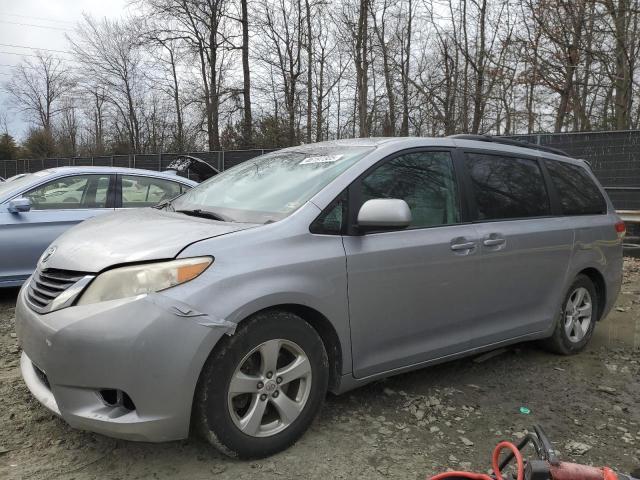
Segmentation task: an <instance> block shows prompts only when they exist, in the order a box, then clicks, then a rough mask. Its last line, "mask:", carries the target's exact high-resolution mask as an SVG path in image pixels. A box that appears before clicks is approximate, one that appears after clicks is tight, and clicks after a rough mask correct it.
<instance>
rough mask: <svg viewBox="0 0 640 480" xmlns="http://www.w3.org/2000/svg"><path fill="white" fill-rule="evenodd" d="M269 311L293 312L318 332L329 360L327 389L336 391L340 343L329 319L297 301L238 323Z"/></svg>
mask: <svg viewBox="0 0 640 480" xmlns="http://www.w3.org/2000/svg"><path fill="white" fill-rule="evenodd" d="M269 311H285V312H290V313H293V314H294V315H297V316H298V317H300V318H302V319H303V320H304V321H306V322H307V323H308V324H309V325H311V327H312V328H313V329H314V330H315V331H316V332H317V333H318V335H319V336H320V339H321V340H322V343H323V344H324V348H325V350H326V352H327V357H328V360H329V391H330V392H333V393H336V392H337V391H338V389H339V387H340V378H341V377H342V362H343V356H342V345H341V343H340V337H339V336H338V332H337V331H336V329H335V328H334V326H333V324H332V323H331V322H330V321H329V319H328V318H327V317H326V316H325V315H323V314H322V313H321V312H319V311H318V310H316V309H315V308H312V307H309V306H307V305H301V304H297V303H282V304H278V305H272V306H270V307H267V308H263V309H262V310H258V311H257V312H254V313H252V314H251V315H249V316H247V317H245V318H244V319H242V320H241V321H240V322H239V323H238V325H240V324H241V323H242V322H244V321H245V320H247V319H248V318H250V317H252V316H253V315H255V314H257V313H265V312H269Z"/></svg>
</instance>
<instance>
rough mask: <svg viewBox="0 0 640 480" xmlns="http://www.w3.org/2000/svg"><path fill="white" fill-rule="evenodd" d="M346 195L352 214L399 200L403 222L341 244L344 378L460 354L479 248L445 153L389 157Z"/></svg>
mask: <svg viewBox="0 0 640 480" xmlns="http://www.w3.org/2000/svg"><path fill="white" fill-rule="evenodd" d="M350 188H351V189H352V192H350V202H351V201H353V202H354V203H356V206H357V207H358V208H359V206H360V205H361V204H362V203H364V201H366V200H369V199H372V198H400V199H403V200H405V201H406V202H407V203H408V205H409V207H410V209H411V213H412V223H411V225H410V227H409V228H407V229H404V230H398V231H385V232H372V233H367V234H365V235H349V236H345V237H343V242H344V246H345V251H346V255H347V274H348V293H349V311H350V322H351V338H352V354H353V369H354V375H355V376H356V377H357V378H363V377H366V376H369V375H372V374H375V373H379V372H383V371H390V370H394V369H399V368H403V367H406V366H409V365H414V364H419V363H421V362H425V361H428V360H432V359H435V358H439V357H443V356H447V355H450V354H452V353H455V352H458V351H460V350H464V349H465V348H466V345H467V344H468V343H469V340H470V339H469V335H468V334H467V330H468V327H469V322H471V321H472V319H473V317H474V311H473V307H474V305H475V304H477V302H478V300H479V299H478V298H477V296H476V290H477V289H476V288H475V287H476V283H477V280H476V278H477V267H478V260H479V248H478V235H477V233H476V229H475V227H474V226H472V225H470V224H464V223H462V220H463V217H462V209H461V207H460V205H461V201H460V195H459V189H458V183H457V180H456V175H455V173H454V166H453V161H452V156H451V152H449V151H433V150H424V151H410V152H409V153H400V154H397V155H395V156H393V157H391V158H388V159H385V160H383V161H381V162H380V163H379V164H378V165H376V167H374V169H373V170H371V171H369V172H368V173H366V174H365V175H364V176H363V177H361V179H360V180H358V181H356V182H355V183H354V184H353V185H352V186H351V187H350ZM358 208H355V209H353V211H357V210H358Z"/></svg>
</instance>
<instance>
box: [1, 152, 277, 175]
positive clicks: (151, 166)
mask: <svg viewBox="0 0 640 480" xmlns="http://www.w3.org/2000/svg"><path fill="white" fill-rule="evenodd" d="M272 151H273V150H270V149H253V150H226V151H215V152H185V153H151V154H149V153H137V154H131V155H101V156H93V157H73V158H38V159H33V158H27V159H20V160H0V176H2V177H4V178H8V177H12V176H14V175H17V174H19V173H33V172H37V171H39V170H44V169H45V168H55V167H68V166H82V167H86V166H92V165H93V166H97V167H128V168H143V169H146V170H156V171H162V170H166V168H167V166H168V165H169V164H170V163H171V162H172V161H173V160H174V159H175V158H176V157H178V156H180V155H191V156H194V157H197V158H200V159H202V160H204V161H205V162H207V163H208V164H210V165H211V166H213V167H215V168H216V169H218V170H219V171H222V170H226V169H227V168H230V167H233V166H234V165H237V164H239V163H242V162H244V161H245V160H249V159H251V158H253V157H257V156H258V155H262V154H264V153H267V152H272Z"/></svg>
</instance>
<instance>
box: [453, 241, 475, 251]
mask: <svg viewBox="0 0 640 480" xmlns="http://www.w3.org/2000/svg"><path fill="white" fill-rule="evenodd" d="M475 246H476V243H475V242H464V243H453V244H451V250H453V251H455V252H457V251H460V250H471V249H472V248H474V247H475Z"/></svg>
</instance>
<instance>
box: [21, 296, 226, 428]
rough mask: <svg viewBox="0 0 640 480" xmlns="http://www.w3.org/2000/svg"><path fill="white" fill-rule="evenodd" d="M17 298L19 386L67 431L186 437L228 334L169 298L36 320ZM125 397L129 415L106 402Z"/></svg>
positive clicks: (146, 298)
mask: <svg viewBox="0 0 640 480" xmlns="http://www.w3.org/2000/svg"><path fill="white" fill-rule="evenodd" d="M25 292H26V285H25V287H23V289H22V290H21V291H20V294H19V295H18V301H17V305H16V331H17V333H18V338H19V340H20V343H21V345H22V349H23V354H22V358H21V370H22V376H23V378H24V381H25V383H26V385H27V387H28V388H29V390H30V391H31V392H32V394H33V395H34V396H35V397H36V399H38V400H39V401H40V402H41V403H42V404H43V405H44V406H45V407H46V408H48V409H49V410H50V411H52V412H53V413H55V414H56V415H59V416H60V417H62V418H63V419H64V420H65V421H66V422H67V423H69V424H70V425H71V426H72V427H75V428H80V429H83V430H90V431H94V432H98V433H102V434H105V435H108V436H112V437H117V438H123V439H129V440H142V441H167V440H175V439H180V438H185V437H187V436H188V434H189V424H190V416H191V406H192V402H193V394H194V391H195V386H196V383H197V380H198V376H199V374H200V371H201V369H202V365H203V364H204V362H205V360H206V358H207V357H208V355H209V353H210V352H211V349H212V348H213V347H214V346H215V344H216V343H217V342H218V340H219V339H220V338H221V337H222V336H223V335H224V334H225V333H231V331H232V329H231V328H230V327H229V325H228V324H226V322H224V321H221V320H216V319H212V318H209V317H208V316H207V315H205V314H203V313H199V312H196V311H195V310H193V309H192V308H190V307H189V306H188V305H185V304H183V303H181V302H180V301H178V300H176V299H173V298H171V297H169V296H167V295H162V294H152V295H148V296H141V297H136V298H129V299H121V300H113V301H109V302H102V303H97V304H93V305H83V306H75V307H68V308H64V309H61V310H58V311H55V312H51V313H48V314H38V313H36V312H34V311H33V310H32V309H30V308H29V307H28V304H27V300H26V298H25ZM103 389H117V390H120V391H123V392H126V394H127V395H129V397H130V398H131V400H132V401H133V403H134V405H135V408H134V409H125V408H122V406H121V405H120V406H114V405H109V404H108V403H106V402H105V401H104V399H103V397H101V395H100V391H101V390H103Z"/></svg>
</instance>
